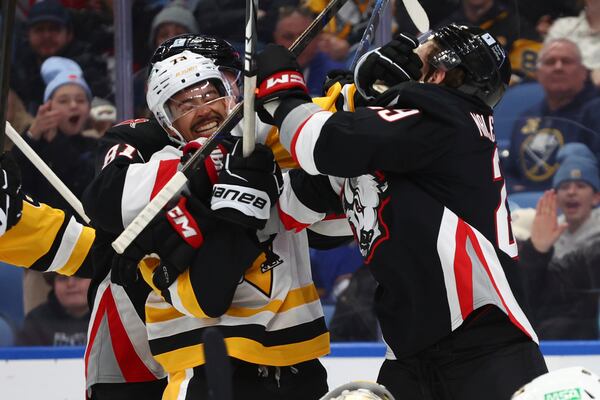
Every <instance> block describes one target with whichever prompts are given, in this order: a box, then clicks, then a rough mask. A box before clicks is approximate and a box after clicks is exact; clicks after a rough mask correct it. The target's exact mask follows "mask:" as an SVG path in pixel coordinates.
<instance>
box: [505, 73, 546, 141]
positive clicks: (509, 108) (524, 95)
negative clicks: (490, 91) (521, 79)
mask: <svg viewBox="0 0 600 400" xmlns="http://www.w3.org/2000/svg"><path fill="white" fill-rule="evenodd" d="M543 98H544V90H543V88H542V86H541V85H540V84H539V83H537V82H531V83H522V84H519V85H515V86H511V87H510V88H509V89H508V90H507V91H506V93H505V94H504V97H503V98H502V100H501V101H500V103H498V105H497V106H496V107H495V108H494V132H495V134H496V142H498V147H499V148H500V149H508V148H509V147H510V134H511V132H512V128H513V124H514V121H515V119H516V118H518V117H519V116H520V115H521V114H522V113H523V112H524V111H525V110H527V109H528V108H530V107H531V106H533V105H534V104H536V103H537V102H539V101H541V100H542V99H543Z"/></svg>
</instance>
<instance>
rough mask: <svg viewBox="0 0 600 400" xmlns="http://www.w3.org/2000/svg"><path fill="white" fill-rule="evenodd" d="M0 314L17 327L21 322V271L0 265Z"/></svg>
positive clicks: (20, 269) (6, 265)
mask: <svg viewBox="0 0 600 400" xmlns="http://www.w3.org/2000/svg"><path fill="white" fill-rule="evenodd" d="M0 314H4V315H6V316H7V317H8V318H10V319H11V320H12V321H13V322H14V323H15V324H16V325H17V326H21V322H23V317H24V315H23V269H22V268H17V267H14V266H12V265H8V264H4V263H0Z"/></svg>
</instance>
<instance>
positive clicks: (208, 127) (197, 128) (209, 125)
mask: <svg viewBox="0 0 600 400" xmlns="http://www.w3.org/2000/svg"><path fill="white" fill-rule="evenodd" d="M219 122H220V121H218V120H211V121H208V122H204V121H201V122H199V123H197V124H195V125H194V133H195V134H197V135H200V136H206V135H210V134H211V133H213V132H214V131H215V130H216V129H217V128H218V127H219Z"/></svg>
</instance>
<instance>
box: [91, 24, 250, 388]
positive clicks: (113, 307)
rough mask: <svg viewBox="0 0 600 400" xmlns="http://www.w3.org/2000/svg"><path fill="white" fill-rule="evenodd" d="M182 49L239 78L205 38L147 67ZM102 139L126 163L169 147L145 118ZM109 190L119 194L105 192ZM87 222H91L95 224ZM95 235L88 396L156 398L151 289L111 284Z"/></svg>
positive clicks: (227, 48)
mask: <svg viewBox="0 0 600 400" xmlns="http://www.w3.org/2000/svg"><path fill="white" fill-rule="evenodd" d="M184 50H189V51H192V52H194V53H197V54H202V55H205V56H207V57H210V58H211V59H213V60H215V62H216V64H217V65H219V66H221V67H222V68H223V70H224V73H225V74H227V76H228V77H229V79H231V81H232V82H235V80H236V78H237V77H238V75H239V70H240V69H241V61H240V57H239V54H238V53H237V52H236V51H235V50H234V48H233V47H232V46H231V45H230V44H229V43H227V42H226V41H224V40H220V39H217V38H213V37H210V36H203V35H181V36H178V37H176V38H172V39H169V40H167V41H165V42H164V43H163V45H161V46H160V47H159V48H158V49H157V50H156V51H155V54H154V55H153V57H152V60H151V62H152V63H155V62H158V61H161V60H162V59H164V58H166V57H169V56H171V55H173V54H177V53H180V52H182V51H184ZM103 139H105V140H106V143H108V145H107V147H106V148H105V149H104V150H105V151H107V152H109V151H108V150H111V149H112V152H109V153H111V154H112V156H113V158H115V157H116V156H117V154H120V155H121V156H122V157H121V158H122V159H124V160H127V159H128V158H127V155H129V156H131V158H132V159H133V158H135V159H137V157H141V158H142V159H145V160H149V159H150V156H151V155H152V154H153V153H155V152H157V151H159V150H161V149H163V148H164V147H165V146H167V145H172V144H173V142H172V141H171V140H169V137H168V136H167V135H166V134H165V132H164V130H163V129H162V127H161V126H160V125H159V124H158V122H156V121H155V120H146V119H136V120H131V121H126V122H123V123H121V124H119V125H117V126H115V127H113V128H111V129H110V130H109V131H108V132H107V134H106V136H105V137H104V138H103ZM102 153H104V152H102ZM102 160H104V154H102ZM122 171H123V169H119V168H116V172H115V174H114V176H113V179H111V180H110V182H111V185H109V184H107V185H106V190H108V191H109V192H107V193H108V195H109V196H110V199H111V200H114V201H115V202H120V201H121V198H120V197H119V196H120V193H121V192H120V190H122V188H123V185H124V184H125V181H124V180H125V177H126V175H125V174H124V173H122ZM105 182H106V181H105ZM114 187H117V188H118V190H119V192H115V193H111V192H110V190H113V188H114ZM111 200H109V201H111ZM124 200H126V203H125V205H129V204H128V202H130V199H124ZM109 204H112V203H109ZM134 207H135V206H134ZM125 209H126V210H127V208H125ZM90 214H92V213H90ZM100 215H101V216H102V218H103V220H102V226H103V227H107V226H108V227H109V231H111V230H119V229H121V230H122V229H123V220H122V216H121V212H118V213H116V214H113V213H107V214H100ZM92 219H93V223H96V222H97V221H96V220H95V218H92ZM96 233H97V237H96V241H95V243H94V251H93V258H94V263H93V264H94V267H95V268H96V271H97V277H96V278H95V279H94V280H93V281H92V285H91V286H90V293H91V296H90V297H91V298H93V311H92V318H91V321H90V331H89V337H88V343H87V348H86V355H85V369H86V387H87V390H88V395H90V396H91V397H92V398H93V399H100V400H101V399H121V398H134V397H135V398H145V399H161V398H162V394H163V390H164V387H165V386H166V383H167V382H166V372H165V371H164V369H163V368H162V367H161V366H160V365H159V364H158V363H157V362H156V360H154V358H153V357H152V354H151V352H150V347H149V344H148V337H147V332H146V325H145V315H144V304H145V302H146V298H147V297H148V294H149V293H150V291H151V290H152V289H151V288H150V287H149V286H148V285H147V284H146V283H145V282H144V281H143V280H142V279H139V280H137V281H136V282H135V283H130V284H129V285H128V286H127V287H123V286H121V285H118V284H115V283H113V282H112V281H111V274H110V266H111V262H112V257H113V254H114V253H113V252H112V250H111V248H110V243H111V241H112V238H113V236H111V234H107V231H103V230H102V229H101V230H98V231H97V232H96ZM116 278H117V279H118V278H119V277H118V276H117V277H116Z"/></svg>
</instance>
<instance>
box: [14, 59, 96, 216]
mask: <svg viewBox="0 0 600 400" xmlns="http://www.w3.org/2000/svg"><path fill="white" fill-rule="evenodd" d="M41 75H42V77H43V79H44V82H45V83H46V85H45V88H44V92H43V100H44V104H42V105H41V106H40V107H39V111H38V113H37V114H36V116H35V119H34V121H33V123H32V124H31V126H30V127H29V129H28V130H27V131H26V132H25V134H24V139H25V140H26V141H27V142H28V143H29V145H30V146H31V147H32V148H33V149H34V150H35V151H36V153H38V155H39V156H40V157H41V158H42V160H44V161H45V162H46V163H47V164H48V165H49V166H50V168H52V170H53V171H54V172H55V173H56V175H58V177H59V178H60V179H61V180H62V181H63V182H64V183H65V184H66V185H67V186H68V187H69V189H71V191H73V193H74V194H75V196H78V197H79V196H81V194H82V193H83V190H84V189H85V187H86V186H87V184H88V182H89V181H90V180H91V179H92V177H93V175H94V166H93V156H92V154H93V153H92V152H93V150H94V149H95V147H96V141H95V140H93V139H90V138H85V137H83V136H81V132H82V131H83V130H84V128H85V127H86V124H87V123H88V119H89V116H90V102H91V99H92V92H91V90H90V87H89V86H88V84H87V82H86V80H85V79H84V78H83V76H82V71H81V68H80V67H79V65H78V64H77V63H76V62H75V61H73V60H70V59H68V58H63V57H50V58H48V59H47V60H46V61H44V63H43V64H42V67H41ZM13 152H14V153H15V158H16V159H17V161H18V163H19V165H20V167H21V170H22V171H23V172H22V174H23V189H24V190H25V191H26V192H28V193H30V194H32V195H33V196H34V197H35V198H36V199H37V200H39V201H42V202H44V203H48V204H51V205H52V206H54V207H57V208H62V209H68V210H71V211H72V209H71V208H70V206H69V205H68V203H67V202H66V201H65V200H64V199H63V198H62V196H61V195H60V194H59V193H58V192H57V191H56V190H55V189H54V188H53V187H52V186H51V185H50V184H49V183H48V182H47V181H46V179H45V178H44V177H43V176H42V175H41V174H40V173H39V172H38V171H37V169H36V168H35V167H34V166H33V165H32V164H31V162H30V161H29V160H28V159H27V157H25V155H23V153H21V152H20V151H19V150H18V149H16V148H13Z"/></svg>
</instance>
